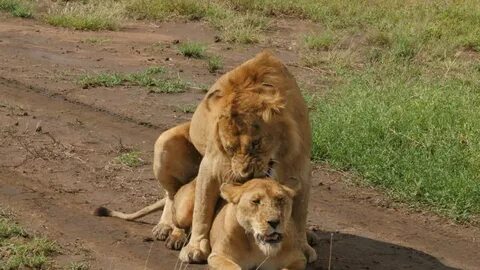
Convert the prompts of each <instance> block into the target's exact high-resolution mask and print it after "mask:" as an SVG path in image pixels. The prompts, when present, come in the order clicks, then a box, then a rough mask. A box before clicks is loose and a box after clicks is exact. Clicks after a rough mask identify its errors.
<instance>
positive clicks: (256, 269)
mask: <svg viewBox="0 0 480 270" xmlns="http://www.w3.org/2000/svg"><path fill="white" fill-rule="evenodd" d="M269 258H270V256H267V257H265V260H263V261H262V262H261V263H260V264H259V265H258V266H257V268H255V270H258V269H260V267H262V265H263V264H264V263H265V262H266V261H267V260H268V259H269Z"/></svg>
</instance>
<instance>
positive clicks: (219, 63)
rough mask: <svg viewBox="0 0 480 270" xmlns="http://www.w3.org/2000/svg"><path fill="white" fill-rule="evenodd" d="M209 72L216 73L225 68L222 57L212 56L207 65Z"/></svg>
mask: <svg viewBox="0 0 480 270" xmlns="http://www.w3.org/2000/svg"><path fill="white" fill-rule="evenodd" d="M207 65H208V66H207V68H208V71H210V72H211V73H215V72H217V71H218V70H221V69H222V68H223V59H222V57H220V56H211V57H210V58H208V63H207Z"/></svg>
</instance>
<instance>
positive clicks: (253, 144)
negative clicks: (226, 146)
mask: <svg viewBox="0 0 480 270" xmlns="http://www.w3.org/2000/svg"><path fill="white" fill-rule="evenodd" d="M259 145H260V140H254V141H252V149H256V148H257V147H258V146H259Z"/></svg>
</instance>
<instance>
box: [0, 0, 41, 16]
mask: <svg viewBox="0 0 480 270" xmlns="http://www.w3.org/2000/svg"><path fill="white" fill-rule="evenodd" d="M0 11H5V12H9V13H10V14H12V16H15V17H20V18H32V17H33V7H32V4H31V3H29V2H25V1H20V0H0Z"/></svg>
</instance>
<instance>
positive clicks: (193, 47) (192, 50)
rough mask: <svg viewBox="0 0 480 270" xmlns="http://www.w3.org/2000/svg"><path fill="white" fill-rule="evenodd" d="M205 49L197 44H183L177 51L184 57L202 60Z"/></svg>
mask: <svg viewBox="0 0 480 270" xmlns="http://www.w3.org/2000/svg"><path fill="white" fill-rule="evenodd" d="M206 49H207V47H206V46H205V45H203V44H201V43H198V42H184V43H181V44H180V45H179V46H178V51H179V52H180V53H181V54H182V55H183V56H185V57H189V58H199V59H200V58H204V57H205V50H206Z"/></svg>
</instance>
